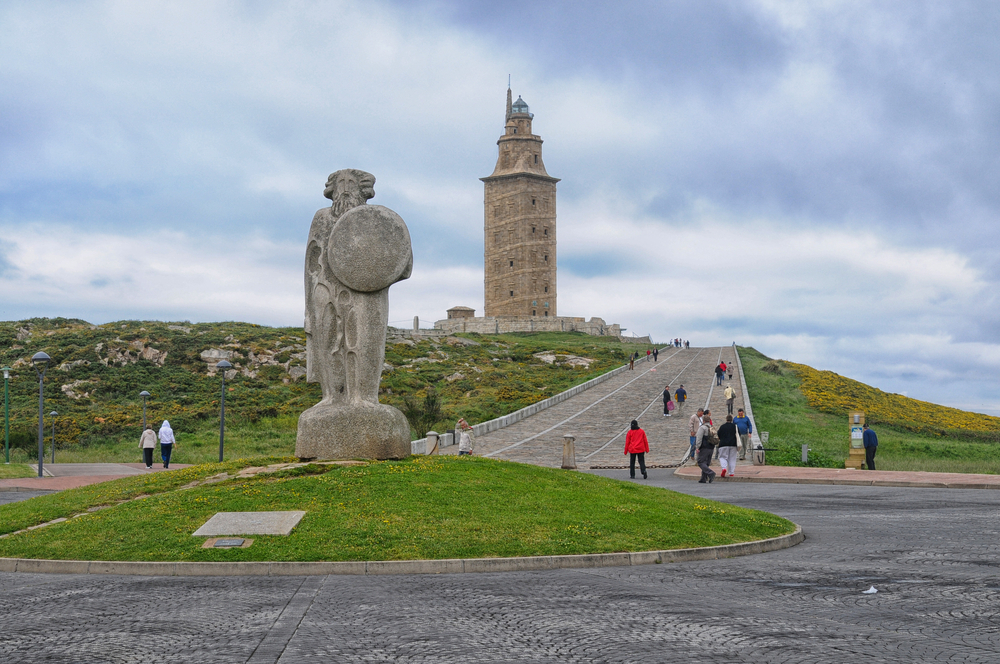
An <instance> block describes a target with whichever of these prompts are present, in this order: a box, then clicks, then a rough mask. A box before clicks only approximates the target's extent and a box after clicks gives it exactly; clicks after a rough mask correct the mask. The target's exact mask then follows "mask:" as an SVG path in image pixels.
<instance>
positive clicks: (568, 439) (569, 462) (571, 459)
mask: <svg viewBox="0 0 1000 664" xmlns="http://www.w3.org/2000/svg"><path fill="white" fill-rule="evenodd" d="M575 441H576V437H575V436H570V435H569V434H567V435H565V436H563V462H562V467H563V468H565V469H566V470H576V442H575Z"/></svg>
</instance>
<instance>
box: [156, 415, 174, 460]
mask: <svg viewBox="0 0 1000 664" xmlns="http://www.w3.org/2000/svg"><path fill="white" fill-rule="evenodd" d="M176 446H177V441H176V440H175V439H174V430H173V429H171V428H170V422H168V421H166V420H163V424H162V425H161V426H160V458H161V459H163V467H164V468H169V467H170V453H171V452H173V450H174V447H176Z"/></svg>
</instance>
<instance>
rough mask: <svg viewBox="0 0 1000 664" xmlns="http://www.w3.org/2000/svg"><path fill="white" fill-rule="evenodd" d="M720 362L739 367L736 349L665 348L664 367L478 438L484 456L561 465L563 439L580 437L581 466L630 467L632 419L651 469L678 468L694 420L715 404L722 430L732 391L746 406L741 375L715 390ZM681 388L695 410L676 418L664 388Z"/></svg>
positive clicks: (639, 368)
mask: <svg viewBox="0 0 1000 664" xmlns="http://www.w3.org/2000/svg"><path fill="white" fill-rule="evenodd" d="M720 358H721V359H724V360H725V361H726V363H727V364H732V363H734V362H735V353H734V351H733V348H732V347H731V346H724V347H722V348H687V349H676V348H665V349H664V350H663V351H662V352H661V353H660V359H659V362H655V363H654V362H649V361H647V360H646V359H645V358H643V359H642V360H640V361H639V362H637V363H636V365H635V370H634V371H625V372H622V373H621V374H619V375H617V376H615V377H614V378H611V379H609V380H607V381H605V382H603V383H601V384H600V385H597V386H595V387H593V388H591V389H589V390H587V391H585V392H582V393H580V394H578V395H576V396H574V397H573V398H571V399H567V400H566V401H564V402H562V403H560V404H557V405H556V406H553V407H552V408H548V409H546V410H544V411H542V412H540V413H538V414H537V415H534V416H532V417H530V418H527V419H525V420H522V421H520V422H518V423H516V424H514V425H512V426H509V427H506V428H504V429H500V430H498V431H494V432H491V433H488V434H485V435H482V436H478V437H477V440H476V454H480V455H484V456H490V457H493V458H497V459H507V460H511V461H520V462H522V463H533V464H536V465H541V466H549V467H558V466H560V465H561V464H562V448H563V436H564V435H566V434H572V435H574V436H576V462H577V465H579V466H581V467H584V468H587V467H589V466H592V465H622V464H624V463H626V461H627V457H625V456H624V455H623V450H624V448H625V431H626V430H627V429H628V426H629V422H630V421H631V420H633V419H638V420H639V426H641V427H642V428H643V429H645V431H646V436H647V437H648V438H649V453H648V454H647V455H646V464H647V465H658V464H664V465H666V464H672V463H676V462H678V461H679V460H680V459H681V458H682V457H683V455H684V453H685V451H686V450H688V449H689V443H688V437H689V433H688V427H689V418H690V416H691V414H692V413H693V412H694V411H695V410H696V409H697V408H699V407H705V406H706V404H707V405H709V407H710V409H711V411H712V418H713V421H714V422H715V425H716V426H718V425H720V424H722V423H723V422H725V420H726V400H725V396H724V395H723V390H724V389H725V386H726V385H732V386H733V388H734V389H735V390H736V392H737V395H736V403H735V407H736V408H739V407H741V406H742V405H743V393H742V389H741V387H740V382H739V379H738V378H737V374H734V376H733V380H732V381H728V380H727V381H725V383H724V384H723V385H722V386H718V387H716V386H714V383H715V367H716V365H718V363H719V360H720ZM681 384H683V385H684V389H685V390H686V391H687V393H688V402H687V404H686V405H685V406H684V407H683V408H682V409H681V410H680V412H678V411H676V410H675V411H674V413H675V414H674V415H673V416H672V417H663V401H662V394H663V388H664V387H665V386H666V385H670V390H671V393H673V392H674V391H675V390H676V389H677V388H678V387H679V386H680V385H681ZM709 397H711V398H710V399H709Z"/></svg>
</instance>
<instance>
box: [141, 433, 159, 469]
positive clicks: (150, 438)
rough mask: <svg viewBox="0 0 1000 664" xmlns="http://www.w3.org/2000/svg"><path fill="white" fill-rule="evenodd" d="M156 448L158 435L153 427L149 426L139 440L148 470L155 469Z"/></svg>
mask: <svg viewBox="0 0 1000 664" xmlns="http://www.w3.org/2000/svg"><path fill="white" fill-rule="evenodd" d="M155 447H156V434H155V433H154V432H153V427H151V426H147V427H146V430H145V431H143V432H142V437H141V438H139V448H140V449H141V450H142V460H143V461H145V462H146V469H147V470H149V469H151V468H152V467H153V448H155Z"/></svg>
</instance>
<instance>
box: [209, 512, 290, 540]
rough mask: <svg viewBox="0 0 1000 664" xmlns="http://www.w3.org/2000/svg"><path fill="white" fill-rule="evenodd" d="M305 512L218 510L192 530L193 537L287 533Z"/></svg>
mask: <svg viewBox="0 0 1000 664" xmlns="http://www.w3.org/2000/svg"><path fill="white" fill-rule="evenodd" d="M305 514H306V513H305V512H218V513H216V514H215V516H213V517H212V518H211V519H209V520H208V521H206V522H205V524H204V525H203V526H202V527H201V528H199V529H198V530H196V531H194V536H195V537H228V536H231V535H288V534H290V533H291V532H292V529H293V528H294V527H295V526H297V525H298V524H299V521H301V520H302V517H303V516H305Z"/></svg>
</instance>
